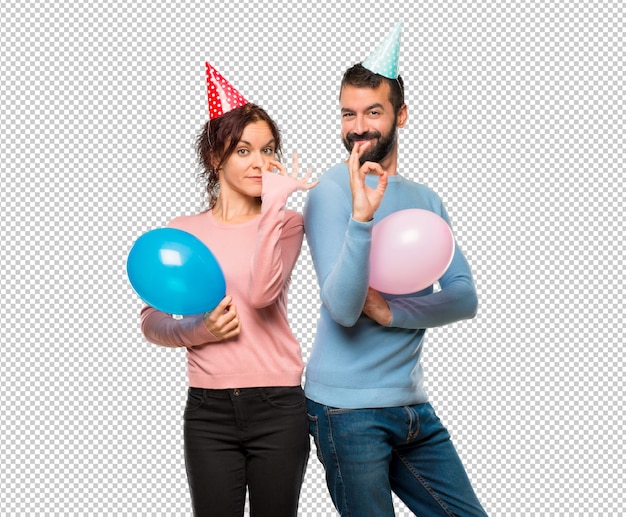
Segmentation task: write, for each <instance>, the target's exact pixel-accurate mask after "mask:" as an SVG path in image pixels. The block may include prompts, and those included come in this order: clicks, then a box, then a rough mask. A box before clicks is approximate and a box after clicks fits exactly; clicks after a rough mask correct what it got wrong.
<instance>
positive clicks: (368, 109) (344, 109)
mask: <svg viewBox="0 0 626 517" xmlns="http://www.w3.org/2000/svg"><path fill="white" fill-rule="evenodd" d="M374 108H381V109H384V106H383V105H382V104H381V103H380V102H376V103H374V104H372V105H371V106H368V107H367V108H365V109H364V110H363V111H371V110H373V109H374ZM355 111H356V110H353V109H350V108H341V112H342V113H346V112H350V113H354V112H355Z"/></svg>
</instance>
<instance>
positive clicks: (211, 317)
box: [204, 296, 241, 341]
mask: <svg viewBox="0 0 626 517" xmlns="http://www.w3.org/2000/svg"><path fill="white" fill-rule="evenodd" d="M204 324H205V326H206V328H208V329H209V331H210V332H211V334H213V335H214V336H215V337H216V338H217V339H219V340H220V341H224V340H225V339H230V338H233V337H236V336H238V335H239V332H240V331H241V325H240V323H239V315H238V314H237V307H235V305H234V304H233V299H232V298H231V297H230V296H225V297H224V298H222V301H221V302H220V303H219V304H218V305H217V307H215V309H213V310H212V311H211V312H208V313H206V314H205V315H204Z"/></svg>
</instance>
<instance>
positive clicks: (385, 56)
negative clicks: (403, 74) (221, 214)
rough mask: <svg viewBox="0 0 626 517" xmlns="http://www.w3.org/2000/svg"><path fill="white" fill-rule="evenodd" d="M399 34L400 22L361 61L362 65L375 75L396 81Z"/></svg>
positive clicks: (400, 30)
mask: <svg viewBox="0 0 626 517" xmlns="http://www.w3.org/2000/svg"><path fill="white" fill-rule="evenodd" d="M401 32H402V22H401V21H399V22H397V23H396V25H395V27H394V28H393V30H392V31H391V32H390V33H389V34H388V35H387V37H386V38H385V39H384V41H383V42H382V43H381V44H380V45H379V46H378V47H376V49H374V51H373V52H372V53H371V54H370V55H369V56H368V57H367V59H365V61H363V63H362V65H363V66H364V67H365V68H367V69H368V70H371V71H372V72H374V73H375V74H380V75H382V76H384V77H387V78H389V79H397V78H398V73H399V72H398V60H399V57H400V33H401Z"/></svg>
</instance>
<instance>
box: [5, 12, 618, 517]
mask: <svg viewBox="0 0 626 517" xmlns="http://www.w3.org/2000/svg"><path fill="white" fill-rule="evenodd" d="M290 4H291V3H290V2H265V1H264V2H261V1H255V0H251V1H248V2H243V1H241V0H231V1H230V2H223V1H212V2H206V1H205V2H195V1H193V0H190V1H188V2H147V1H143V2H121V1H113V2H93V1H91V0H84V1H82V2H70V1H67V0H65V1H64V0H57V1H53V2H33V1H32V0H26V1H25V2H16V1H15V0H8V1H7V2H3V3H2V6H0V71H1V81H0V90H1V93H2V95H1V96H0V102H1V116H0V129H1V138H2V145H1V146H0V167H1V172H2V176H1V178H2V179H1V182H2V202H1V205H0V210H1V212H0V215H1V216H2V224H1V225H0V250H1V255H0V285H1V288H2V297H1V300H0V309H1V311H2V323H1V329H2V334H1V338H2V344H1V345H2V346H1V348H0V390H1V391H0V401H1V408H2V415H1V418H0V431H1V435H0V436H1V438H0V439H1V447H0V452H1V454H2V458H1V463H2V469H0V508H2V510H1V512H0V513H2V515H6V516H33V515H46V516H47V515H49V516H54V515H64V516H66V515H75V516H100V515H101V516H105V515H106V516H111V515H125V516H126V515H128V516H144V515H145V516H168V517H171V516H179V515H180V516H183V515H184V516H187V515H190V514H191V511H190V504H189V495H188V490H187V483H186V478H185V470H184V462H183V453H182V410H183V406H184V400H185V389H186V376H185V358H184V352H183V351H181V350H170V349H165V348H160V347H157V346H155V345H151V344H149V343H147V342H146V341H145V340H144V339H143V338H142V336H141V333H140V330H139V324H138V314H139V310H140V307H141V302H140V300H139V299H138V298H137V296H136V295H135V294H134V292H133V291H132V289H131V287H130V285H129V283H128V280H127V278H126V275H125V257H126V254H127V253H128V251H129V249H130V246H131V245H132V243H133V241H134V240H135V239H136V238H137V237H138V236H139V235H141V234H142V233H144V232H146V231H148V230H150V229H153V228H157V227H160V226H162V225H164V224H165V223H166V222H167V221H168V220H169V219H171V218H172V217H174V216H176V215H181V214H188V213H194V212H196V211H198V210H199V209H201V208H202V196H201V195H200V192H199V189H198V185H197V183H196V181H195V174H196V172H197V168H196V164H195V156H194V152H193V143H194V137H195V135H196V133H197V131H198V130H199V129H200V127H201V125H202V123H203V122H204V121H205V120H206V117H207V114H206V96H205V82H204V60H205V59H208V60H210V62H211V63H212V64H213V65H214V66H215V67H216V68H217V69H218V70H220V71H221V72H222V73H223V74H224V75H225V77H227V78H228V80H229V82H231V83H232V84H233V85H234V86H235V87H236V88H237V89H239V91H240V92H241V93H242V94H243V95H244V96H245V97H246V98H248V99H249V100H251V101H253V102H257V103H259V104H261V105H263V106H264V107H265V108H266V109H267V110H268V111H269V113H270V114H271V115H272V116H273V117H274V118H275V119H276V120H277V122H278V123H279V125H280V127H281V129H282V132H283V135H284V139H285V152H286V155H287V156H289V154H290V153H291V151H292V150H294V149H297V150H298V151H299V152H300V156H301V163H302V164H303V165H305V166H308V165H312V166H313V167H314V168H315V172H316V174H318V175H319V174H321V173H322V172H323V171H324V170H325V169H326V168H327V167H329V166H330V165H332V164H334V163H336V162H337V161H339V160H341V159H343V158H344V157H345V152H344V150H343V148H342V145H341V142H340V139H339V116H338V110H337V96H338V84H339V80H340V78H341V74H342V72H343V71H344V70H345V68H347V67H348V66H350V65H352V64H353V63H355V62H357V61H360V60H362V59H364V58H365V57H366V56H367V55H368V54H369V52H370V51H371V50H372V49H373V48H374V47H375V45H376V44H377V43H378V42H379V41H380V40H381V39H382V37H383V36H384V35H385V34H386V33H387V32H388V31H389V30H390V29H391V28H392V27H393V25H394V24H395V22H396V21H397V20H399V19H402V20H403V25H404V30H403V34H402V45H401V53H400V70H401V73H402V75H403V77H404V79H405V81H406V88H407V103H408V106H409V114H410V118H409V124H408V125H407V127H406V128H405V129H403V130H402V131H401V137H400V143H401V151H400V169H401V173H402V174H404V175H406V176H407V177H410V178H412V179H415V180H416V181H420V182H424V183H426V184H428V185H429V186H430V187H432V188H433V189H434V190H436V191H437V192H438V193H439V194H440V195H441V197H442V198H443V200H444V202H445V204H446V206H447V208H448V211H449V213H450V215H451V218H452V221H453V225H454V230H455V234H456V237H457V239H458V241H459V243H460V245H461V247H462V248H463V250H464V251H465V253H466V255H467V257H468V259H469V261H470V263H471V266H472V269H473V271H474V274H475V279H476V284H477V288H478V291H479V298H480V308H479V315H478V316H477V317H476V318H475V319H474V320H472V321H465V322H460V323H457V324H454V325H449V326H447V327H444V328H437V329H432V330H430V331H429V332H428V334H427V340H426V351H425V357H424V367H425V371H426V383H427V389H428V391H429V393H430V395H431V399H432V402H433V405H434V406H435V408H436V410H437V412H438V413H439V415H440V417H441V418H442V420H443V421H444V423H445V424H446V425H447V427H448V428H449V430H450V432H451V434H452V437H453V440H454V442H455V444H456V446H457V448H458V450H459V453H460V455H461V458H462V460H463V462H464V464H465V465H466V468H467V470H468V473H469V475H470V478H471V480H472V482H473V484H474V487H475V489H476V492H477V494H478V496H479V498H480V499H481V501H482V502H483V504H484V506H485V508H486V509H487V511H488V513H489V514H490V515H491V516H505V515H506V516H524V517H526V516H529V515H542V516H566V515H567V516H585V517H588V516H590V515H603V516H610V515H622V514H623V512H624V497H623V483H624V463H625V460H626V458H625V457H624V439H623V435H624V430H625V429H624V410H623V391H624V390H623V389H624V382H623V372H624V366H625V365H624V351H623V334H624V325H623V318H624V272H623V267H624V266H623V257H624V246H623V241H622V238H621V230H622V228H623V226H624V214H623V210H622V205H623V198H624V180H623V175H624V165H625V163H624V143H625V142H624V122H625V121H624V108H625V106H624V51H623V48H624V31H623V27H624V21H625V20H624V14H623V8H622V7H620V6H621V2H618V1H616V0H613V1H596V2H591V1H576V0H573V1H564V0H562V1H550V2H539V1H528V2H499V1H481V0H476V1H474V2H456V1H441V2H409V1H404V2H400V1H389V2H371V1H365V2H353V1H350V0H348V1H347V2H330V1H326V0H322V1H321V2H311V3H306V5H297V6H296V5H290ZM294 4H295V3H294ZM299 4H302V3H299ZM303 200H304V197H303V195H302V194H297V195H294V196H293V198H292V199H291V202H290V203H291V205H292V207H293V208H295V209H297V210H301V209H302V206H303ZM317 294H318V292H317V286H316V280H315V275H314V273H313V268H312V264H311V259H310V255H309V251H308V248H307V247H306V246H305V247H304V248H303V252H302V256H301V259H300V261H299V262H298V265H297V267H296V270H295V271H294V275H293V288H292V290H291V305H290V312H289V315H290V318H291V323H292V325H293V328H294V331H295V333H296V334H297V336H298V338H299V339H300V340H301V342H302V350H303V356H304V357H305V359H306V358H307V357H308V354H309V351H310V347H311V344H312V342H313V337H314V333H315V321H316V317H317V311H318V302H317ZM300 506H301V515H303V516H334V515H336V512H335V511H334V510H333V508H332V504H331V502H330V499H329V497H328V494H327V490H326V487H325V483H324V479H323V470H322V468H321V466H320V464H319V462H318V461H317V459H316V457H315V453H314V449H313V452H312V455H311V460H310V464H309V467H308V471H307V474H306V479H305V483H304V486H303V489H302V498H301V505H300ZM396 508H397V515H399V516H408V515H410V513H409V511H408V510H407V509H406V508H405V507H404V506H403V505H402V503H401V502H400V501H397V500H396Z"/></svg>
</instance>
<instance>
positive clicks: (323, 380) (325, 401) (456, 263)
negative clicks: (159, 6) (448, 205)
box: [305, 26, 486, 517]
mask: <svg viewBox="0 0 626 517" xmlns="http://www.w3.org/2000/svg"><path fill="white" fill-rule="evenodd" d="M391 38H392V39H394V38H395V40H396V41H398V40H399V26H396V29H395V31H394V33H392V35H391ZM391 43H392V44H391V45H389V41H387V42H385V43H384V44H383V45H381V47H379V48H386V49H388V48H390V47H391V48H392V50H393V49H394V48H395V47H397V44H396V45H394V44H393V43H394V42H393V41H392V42H391ZM385 52H387V53H388V50H385ZM370 57H371V56H370ZM396 58H397V52H396ZM377 62H378V64H377ZM390 62H391V69H392V70H391V71H390V70H389V68H390ZM393 63H394V60H393V56H392V58H391V60H390V59H389V57H388V56H383V58H381V59H378V58H374V59H368V60H366V61H365V62H364V63H363V64H357V65H355V66H353V67H352V68H350V69H349V70H347V71H346V72H345V74H344V77H343V80H342V83H341V89H340V98H339V100H340V106H341V134H342V139H343V143H344V145H345V147H346V149H347V150H348V151H349V152H350V156H349V158H348V160H347V163H341V164H338V165H336V166H334V167H332V168H331V169H330V170H328V171H327V172H326V174H324V175H323V177H322V178H321V181H320V183H319V185H318V186H317V187H316V189H315V190H313V191H311V193H310V194H309V197H308V199H307V204H306V207H305V232H306V235H307V241H308V244H309V247H310V249H311V253H312V257H313V262H314V265H315V269H316V272H317V277H318V282H319V286H320V292H321V299H322V306H321V311H320V320H319V324H318V328H317V335H316V339H315V343H314V346H313V350H312V353H311V357H310V359H309V363H308V366H307V375H306V385H305V393H306V395H307V399H308V400H307V405H308V412H309V423H310V431H311V434H312V435H313V437H314V439H315V443H316V446H317V454H318V458H319V459H320V461H321V462H322V464H323V465H324V468H325V470H326V481H327V484H328V488H329V491H330V494H331V497H332V500H333V502H334V504H335V506H336V508H337V510H338V511H339V512H340V514H341V515H342V516H343V517H346V516H353V517H368V516H372V517H386V516H393V515H394V510H393V501H392V496H391V492H392V491H393V492H395V493H396V494H397V495H398V497H399V498H400V499H401V500H402V501H404V503H405V504H406V505H407V506H408V507H409V508H410V509H411V510H412V511H413V512H414V513H415V514H416V515H419V516H429V517H433V516H452V515H457V516H482V517H484V516H485V515H486V513H485V511H484V510H483V508H482V507H481V504H480V502H479V501H478V499H477V497H476V495H475V493H474V490H473V489H472V486H471V484H470V481H469V479H468V477H467V474H466V473H465V469H464V468H463V465H462V463H461V461H460V459H459V457H458V454H457V452H456V450H455V448H454V446H453V444H452V442H451V441H450V436H449V434H448V432H447V430H446V429H445V427H444V426H443V425H442V424H441V422H440V421H439V419H438V417H437V415H436V414H435V412H434V410H433V408H432V406H431V405H430V404H429V402H428V396H427V394H426V392H425V390H424V387H423V371H422V366H421V362H420V359H421V355H422V344H423V339H424V332H425V329H426V328H429V327H436V326H440V325H445V324H448V323H452V322H455V321H459V320H462V319H467V318H472V317H474V315H475V314H476V309H477V303H478V302H477V296H476V290H475V287H474V283H473V280H472V275H471V271H470V268H469V265H468V263H467V261H466V259H465V257H464V256H463V254H462V252H461V251H460V249H459V248H458V246H457V247H456V248H455V252H454V257H453V259H452V262H451V264H450V266H449V267H448V269H447V271H446V272H445V274H444V275H443V277H442V278H441V279H440V280H439V284H440V287H441V289H440V290H439V291H438V292H434V290H433V288H432V287H430V288H428V289H425V290H423V291H421V292H418V293H412V294H407V295H388V294H383V293H379V292H377V291H375V290H373V289H371V288H370V287H369V286H368V283H369V282H368V280H369V278H368V276H369V275H368V271H369V255H370V247H371V236H372V229H373V227H374V225H375V224H376V222H378V221H380V220H381V219H382V218H384V217H385V216H387V215H389V214H391V213H393V212H395V211H398V210H403V209H410V208H420V209H427V210H430V211H433V212H435V213H436V214H438V215H440V216H441V217H442V218H444V219H445V220H446V221H448V216H447V213H446V211H445V208H444V207H443V204H442V202H441V200H440V199H439V197H438V196H437V195H436V194H435V193H434V192H433V191H431V190H430V189H428V188H427V187H425V186H423V185H420V184H418V183H415V182H412V181H409V180H407V179H405V178H403V177H402V176H401V175H400V174H399V173H398V139H397V135H398V128H402V127H404V126H405V124H406V121H407V117H408V110H407V106H406V104H405V103H404V84H403V81H402V78H401V77H400V76H399V75H398V74H397V65H396V66H395V68H396V69H395V70H394V66H393ZM396 63H397V59H396ZM372 69H373V70H372ZM378 72H382V74H381V73H378ZM383 74H386V75H383ZM389 76H391V77H389ZM388 267H390V268H393V267H394V264H388ZM415 267H419V264H416V265H415Z"/></svg>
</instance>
